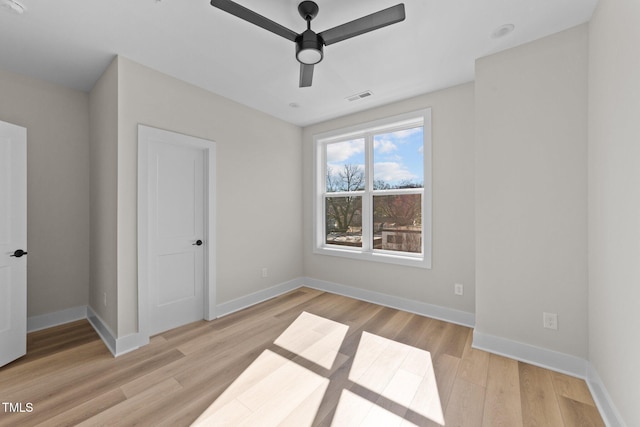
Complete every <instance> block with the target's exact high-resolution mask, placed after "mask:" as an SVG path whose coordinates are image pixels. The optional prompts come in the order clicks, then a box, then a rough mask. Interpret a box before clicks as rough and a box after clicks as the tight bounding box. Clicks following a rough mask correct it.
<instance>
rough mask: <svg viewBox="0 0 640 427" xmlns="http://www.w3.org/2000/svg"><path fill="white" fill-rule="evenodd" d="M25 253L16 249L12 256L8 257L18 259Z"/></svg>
mask: <svg viewBox="0 0 640 427" xmlns="http://www.w3.org/2000/svg"><path fill="white" fill-rule="evenodd" d="M26 254H27V253H26V252H25V251H23V250H22V249H17V250H16V251H15V252H14V253H13V255H9V256H14V257H16V258H20V257H21V256H22V255H26Z"/></svg>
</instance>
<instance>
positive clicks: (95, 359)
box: [0, 288, 604, 427]
mask: <svg viewBox="0 0 640 427" xmlns="http://www.w3.org/2000/svg"><path fill="white" fill-rule="evenodd" d="M471 337H472V330H471V329H469V328H466V327H463V326H458V325H454V324H451V323H446V322H442V321H439V320H434V319H430V318H426V317H422V316H418V315H414V314H410V313H406V312H403V311H399V310H394V309H390V308H385V307H381V306H378V305H375V304H370V303H366V302H362V301H357V300H354V299H350V298H346V297H342V296H337V295H333V294H329V293H324V292H319V291H316V290H312V289H307V288H302V289H298V290H295V291H293V292H290V293H288V294H286V295H283V296H280V297H278V298H275V299H272V300H269V301H266V302H264V303H261V304H258V305H256V306H253V307H251V308H248V309H246V310H243V311H240V312H237V313H234V314H231V315H229V316H226V317H223V318H221V319H218V320H215V321H213V322H204V321H202V322H196V323H193V324H190V325H186V326H184V327H181V328H178V329H175V330H171V331H168V332H166V333H163V334H160V335H158V336H155V337H153V338H152V339H151V343H150V344H149V345H148V346H145V347H143V348H141V349H139V350H136V351H134V352H131V353H129V354H125V355H123V356H120V357H118V358H113V357H112V356H111V354H110V353H109V352H108V351H107V350H106V348H105V347H104V345H103V343H102V342H101V341H100V339H99V338H98V336H97V335H96V333H95V332H94V331H93V329H92V328H91V326H90V325H89V324H88V323H87V322H86V321H79V322H74V323H70V324H67V325H63V326H59V327H55V328H51V329H48V330H44V331H39V332H34V333H31V334H29V336H28V352H27V356H25V357H23V358H22V359H20V360H18V361H16V362H14V363H12V364H9V365H7V366H5V367H3V368H0V401H2V402H11V403H14V404H15V403H21V404H22V408H23V409H25V410H26V408H27V406H26V404H27V403H30V404H31V405H32V408H33V410H32V411H31V412H22V413H9V412H7V411H5V410H4V408H5V407H6V406H3V405H0V425H1V426H32V425H42V426H63V425H83V426H102V425H117V426H120V425H123V426H124V425H166V426H181V425H190V424H192V423H194V421H195V422H196V424H197V425H230V426H238V425H257V426H261V427H262V426H267V425H290V426H295V427H304V426H310V425H314V426H327V427H328V426H332V425H333V426H352V425H381V426H385V427H387V426H391V425H398V426H411V425H418V426H439V425H446V426H447V427H449V426H464V427H472V426H488V427H494V426H506V427H512V426H553V427H555V426H603V425H604V424H603V422H602V419H601V418H600V415H599V414H598V411H597V409H596V407H595V405H594V402H593V400H592V398H591V395H590V393H589V390H588V388H587V386H586V384H585V382H584V381H582V380H579V379H576V378H572V377H569V376H566V375H563V374H559V373H556V372H552V371H549V370H545V369H541V368H538V367H535V366H532V365H528V364H526V363H521V362H517V361H514V360H511V359H507V358H504V357H500V356H496V355H493V354H489V353H486V352H483V351H479V350H475V349H473V348H471ZM14 408H15V406H14ZM224 422H226V423H227V424H224Z"/></svg>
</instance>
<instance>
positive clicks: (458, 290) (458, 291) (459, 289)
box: [453, 283, 464, 295]
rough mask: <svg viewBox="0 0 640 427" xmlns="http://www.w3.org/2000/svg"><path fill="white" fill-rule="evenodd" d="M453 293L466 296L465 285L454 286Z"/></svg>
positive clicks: (457, 284)
mask: <svg viewBox="0 0 640 427" xmlns="http://www.w3.org/2000/svg"><path fill="white" fill-rule="evenodd" d="M453 293H454V294H456V295H463V294H464V285H461V284H460V283H456V284H454V285H453Z"/></svg>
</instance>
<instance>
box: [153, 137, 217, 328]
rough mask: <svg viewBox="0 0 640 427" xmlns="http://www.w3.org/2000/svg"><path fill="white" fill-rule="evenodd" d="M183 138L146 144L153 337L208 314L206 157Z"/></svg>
mask: <svg viewBox="0 0 640 427" xmlns="http://www.w3.org/2000/svg"><path fill="white" fill-rule="evenodd" d="M184 138H189V137H185V136H184V135H180V134H176V133H172V132H164V133H163V135H162V137H161V138H156V139H153V140H151V141H150V144H149V147H148V150H149V151H148V154H149V156H148V159H149V163H148V173H149V256H150V259H149V299H150V303H151V307H150V323H149V335H154V334H157V333H160V332H164V331H166V330H169V329H172V328H175V327H177V326H181V325H184V324H186V323H190V322H194V321H196V320H200V319H203V318H204V280H205V265H204V261H205V249H206V245H207V243H208V242H207V241H206V237H205V188H206V185H205V174H204V168H205V159H206V158H205V151H204V150H203V149H202V148H199V147H197V146H192V145H189V144H184V143H182V142H183V141H182V140H183V139H184Z"/></svg>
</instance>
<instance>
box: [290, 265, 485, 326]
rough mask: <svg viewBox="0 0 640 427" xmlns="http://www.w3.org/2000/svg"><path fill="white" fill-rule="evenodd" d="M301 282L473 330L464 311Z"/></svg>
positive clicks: (307, 279) (472, 318) (471, 319)
mask: <svg viewBox="0 0 640 427" xmlns="http://www.w3.org/2000/svg"><path fill="white" fill-rule="evenodd" d="M302 282H303V283H304V286H308V287H310V288H313V289H317V290H320V291H325V292H331V293H334V294H338V295H343V296H347V297H350V298H355V299H359V300H361V301H367V302H371V303H374V304H379V305H383V306H385V307H391V308H396V309H399V310H403V311H408V312H410V313H415V314H419V315H421V316H426V317H432V318H434V319H439V320H444V321H446V322H450V323H456V324H458V325H463V326H468V327H470V328H473V326H474V325H475V315H474V314H473V313H468V312H466V311H461V310H455V309H452V308H447V307H442V306H439V305H434V304H428V303H425V302H420V301H414V300H410V299H407V298H401V297H396V296H393V295H388V294H383V293H380V292H375V291H369V290H366V289H360V288H354V287H351V286H346V285H341V284H338V283H332V282H327V281H324V280H318V279H313V278H311V277H304V278H303V279H302Z"/></svg>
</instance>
